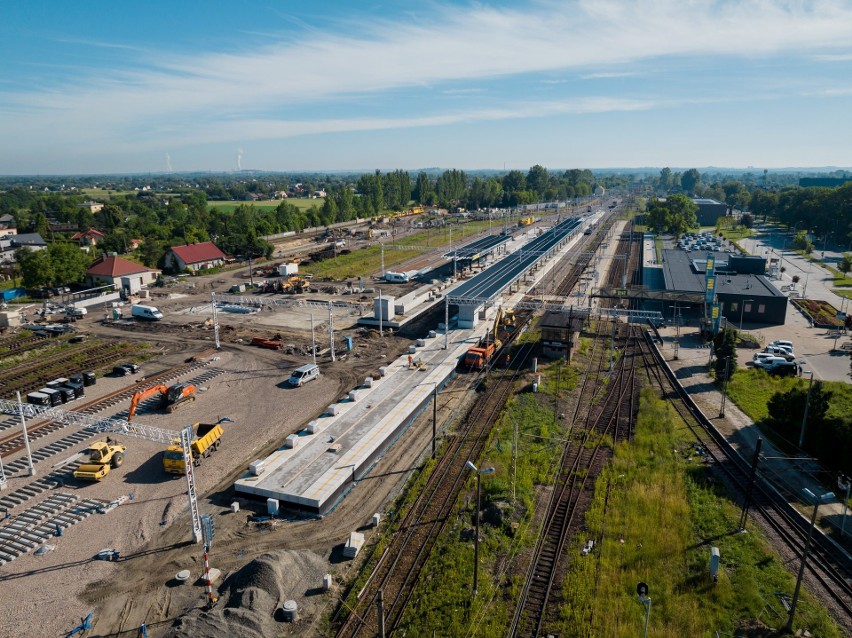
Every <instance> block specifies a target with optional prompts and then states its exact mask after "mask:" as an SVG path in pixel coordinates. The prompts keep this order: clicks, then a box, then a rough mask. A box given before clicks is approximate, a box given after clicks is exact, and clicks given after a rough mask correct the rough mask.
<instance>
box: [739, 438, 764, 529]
mask: <svg viewBox="0 0 852 638" xmlns="http://www.w3.org/2000/svg"><path fill="white" fill-rule="evenodd" d="M762 445H763V437H761V436H759V437H757V443H756V444H755V446H754V458H753V459H752V461H751V474H750V475H749V479H748V487H747V488H746V494H745V500H743V511H742V514H740V529H741V530H743V531H745V527H746V521H747V520H748V508H749V505H751V488H752V487H753V486H754V477H755V476H756V475H757V463H758V461H760V447H761V446H762Z"/></svg>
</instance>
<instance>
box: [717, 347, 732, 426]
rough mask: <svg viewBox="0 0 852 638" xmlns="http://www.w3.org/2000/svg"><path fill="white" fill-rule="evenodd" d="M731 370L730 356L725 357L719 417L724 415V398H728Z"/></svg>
mask: <svg viewBox="0 0 852 638" xmlns="http://www.w3.org/2000/svg"><path fill="white" fill-rule="evenodd" d="M730 371H731V357H730V356H728V357H725V379H724V381H723V383H722V407H721V408H720V409H719V418H720V419H721V418H723V417H724V416H725V400H726V399H727V398H728V377H729V376H730Z"/></svg>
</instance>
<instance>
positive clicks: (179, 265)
mask: <svg viewBox="0 0 852 638" xmlns="http://www.w3.org/2000/svg"><path fill="white" fill-rule="evenodd" d="M224 263H225V253H223V252H222V251H221V250H219V249H218V248H217V247H216V246H215V245H214V244H213V242H211V241H206V242H202V243H200V244H188V245H186V246H174V247H172V248H170V249H169V252H168V253H166V259H165V266H166V268H169V269H171V270H176V271H178V272H182V271H184V270H191V271H193V272H197V271H199V270H206V269H207V268H215V267H216V266H221V265H222V264H224Z"/></svg>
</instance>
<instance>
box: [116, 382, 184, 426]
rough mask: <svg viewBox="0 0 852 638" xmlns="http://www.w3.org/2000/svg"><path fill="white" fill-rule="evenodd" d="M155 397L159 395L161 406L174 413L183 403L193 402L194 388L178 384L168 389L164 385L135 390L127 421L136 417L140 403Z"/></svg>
mask: <svg viewBox="0 0 852 638" xmlns="http://www.w3.org/2000/svg"><path fill="white" fill-rule="evenodd" d="M156 395H160V398H161V402H162V405H163V406H164V407H165V409H166V411H167V412H174V411H175V410H177V409H178V407H180V406H181V405H183V404H184V403H189V402H191V401H195V386H194V385H193V384H191V383H179V384H177V385H173V386H171V387H170V388H168V387H166V386H164V385H155V386H151V387H150V388H145V389H144V390H137V391H136V394H134V395H133V399H131V401H130V410H129V411H128V413H127V420H128V421H132V420H133V417H134V416H136V408H137V407H138V406H139V403H140V402H142V401H144V400H145V399H148V398H150V397H153V396H156Z"/></svg>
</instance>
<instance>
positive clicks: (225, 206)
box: [207, 198, 325, 213]
mask: <svg viewBox="0 0 852 638" xmlns="http://www.w3.org/2000/svg"><path fill="white" fill-rule="evenodd" d="M324 201H325V199H323V198H317V199H302V198H293V199H272V200H263V201H257V202H230V201H209V202H207V206H209V207H210V208H216V209H218V210H222V211H225V212H226V213H233V212H234V211H235V210H236V209H237V207H238V206H254V207H255V208H278V206H279V205H280V204H281V203H282V202H287V203H288V204H292V205H293V206H295V207H296V208H298V209H299V210H308V209H309V208H310V207H311V206H316V207H317V208H321V207H322V204H323V202H324Z"/></svg>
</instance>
